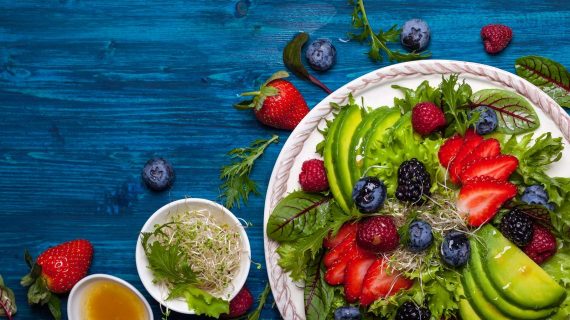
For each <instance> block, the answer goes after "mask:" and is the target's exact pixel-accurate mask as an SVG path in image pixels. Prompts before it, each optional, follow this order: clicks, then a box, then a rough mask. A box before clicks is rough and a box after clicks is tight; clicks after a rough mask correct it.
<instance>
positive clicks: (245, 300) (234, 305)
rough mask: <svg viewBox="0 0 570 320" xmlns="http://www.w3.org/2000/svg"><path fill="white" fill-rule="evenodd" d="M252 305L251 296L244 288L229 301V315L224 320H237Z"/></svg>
mask: <svg viewBox="0 0 570 320" xmlns="http://www.w3.org/2000/svg"><path fill="white" fill-rule="evenodd" d="M252 305H253V296H252V295H251V292H249V290H248V289H247V288H246V287H245V286H244V287H243V288H241V290H240V291H239V292H238V294H237V295H236V296H235V297H234V298H233V299H232V300H231V301H230V313H229V314H227V315H225V316H224V318H237V317H240V316H243V315H244V314H245V313H246V312H247V311H248V310H249V308H251V306H252Z"/></svg>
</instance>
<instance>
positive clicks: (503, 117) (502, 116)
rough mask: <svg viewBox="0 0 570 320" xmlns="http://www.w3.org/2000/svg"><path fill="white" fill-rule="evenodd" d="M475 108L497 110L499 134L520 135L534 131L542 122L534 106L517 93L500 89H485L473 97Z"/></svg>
mask: <svg viewBox="0 0 570 320" xmlns="http://www.w3.org/2000/svg"><path fill="white" fill-rule="evenodd" d="M471 100H472V102H473V107H477V106H488V107H489V108H491V109H493V110H495V112H496V113H497V119H498V120H499V124H498V126H497V132H502V133H506V134H519V133H524V132H529V131H533V130H534V129H536V128H538V127H539V126H540V120H539V119H538V116H537V115H536V112H535V111H534V108H533V107H532V105H531V104H530V103H529V102H528V101H527V100H526V99H525V98H524V97H522V96H520V95H518V94H517V93H515V92H511V91H506V90H500V89H483V90H480V91H477V92H475V93H474V94H473V96H472V97H471Z"/></svg>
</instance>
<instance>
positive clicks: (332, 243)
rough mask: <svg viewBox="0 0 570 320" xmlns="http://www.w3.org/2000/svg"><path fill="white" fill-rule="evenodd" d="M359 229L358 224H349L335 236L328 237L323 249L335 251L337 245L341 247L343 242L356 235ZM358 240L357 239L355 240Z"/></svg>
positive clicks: (344, 225)
mask: <svg viewBox="0 0 570 320" xmlns="http://www.w3.org/2000/svg"><path fill="white" fill-rule="evenodd" d="M357 228H358V224H356V223H354V222H347V223H345V224H343V225H342V227H340V229H339V230H338V232H337V233H336V234H335V235H334V236H333V235H332V234H330V233H329V236H328V237H326V238H325V239H324V241H323V247H325V248H327V249H333V248H334V247H336V246H337V245H339V244H340V243H341V242H343V240H344V239H345V238H346V237H348V236H354V235H356V230H357ZM353 239H356V238H353Z"/></svg>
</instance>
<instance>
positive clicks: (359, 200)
mask: <svg viewBox="0 0 570 320" xmlns="http://www.w3.org/2000/svg"><path fill="white" fill-rule="evenodd" d="M352 200H354V204H356V207H357V208H358V210H359V211H360V212H363V213H372V212H377V211H378V209H380V207H382V205H383V204H384V200H386V186H385V185H384V182H382V181H381V180H380V179H378V178H376V177H364V178H361V179H360V180H358V181H357V182H356V184H355V185H354V189H352Z"/></svg>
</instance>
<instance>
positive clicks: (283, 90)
mask: <svg viewBox="0 0 570 320" xmlns="http://www.w3.org/2000/svg"><path fill="white" fill-rule="evenodd" d="M288 76H289V74H288V73H287V72H285V71H279V72H276V73H275V74H273V75H272V76H271V77H270V78H269V79H268V80H267V81H265V83H264V84H263V85H262V86H261V87H260V88H259V91H254V92H246V93H242V94H241V95H242V96H253V99H251V100H247V101H243V102H240V103H238V104H236V105H235V107H236V108H237V109H241V110H246V109H253V112H254V113H255V116H256V117H257V120H259V121H260V122H261V123H263V124H265V125H268V126H270V127H274V128H277V129H286V130H293V129H295V127H296V126H297V125H298V124H299V122H300V121H301V120H302V119H303V118H304V117H305V115H307V113H309V107H307V103H306V102H305V99H304V98H303V96H302V95H301V93H300V92H299V91H298V90H297V88H295V86H293V84H292V83H291V82H289V81H287V80H283V78H286V77H288Z"/></svg>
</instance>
